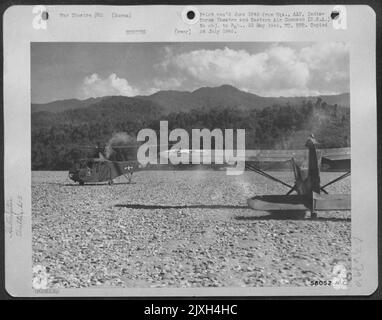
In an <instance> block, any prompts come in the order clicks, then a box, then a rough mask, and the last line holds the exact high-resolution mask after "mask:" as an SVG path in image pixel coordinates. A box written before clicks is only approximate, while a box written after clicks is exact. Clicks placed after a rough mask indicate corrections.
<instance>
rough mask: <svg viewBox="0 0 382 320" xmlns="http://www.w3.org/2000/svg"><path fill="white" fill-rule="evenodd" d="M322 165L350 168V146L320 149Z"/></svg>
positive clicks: (334, 168) (330, 167) (340, 168)
mask: <svg viewBox="0 0 382 320" xmlns="http://www.w3.org/2000/svg"><path fill="white" fill-rule="evenodd" d="M321 152H322V163H321V164H322V165H323V166H326V167H328V168H329V169H333V170H350V161H351V159H350V156H351V152H350V148H333V149H321Z"/></svg>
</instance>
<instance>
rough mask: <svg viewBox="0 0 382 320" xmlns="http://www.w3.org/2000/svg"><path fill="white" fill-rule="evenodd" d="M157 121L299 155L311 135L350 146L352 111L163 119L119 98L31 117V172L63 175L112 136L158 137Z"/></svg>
mask: <svg viewBox="0 0 382 320" xmlns="http://www.w3.org/2000/svg"><path fill="white" fill-rule="evenodd" d="M160 120H168V122H169V130H172V129H174V128H183V129H185V130H187V131H188V132H189V134H190V137H191V129H195V128H208V129H211V130H212V129H215V128H221V129H229V128H232V129H245V130H246V148H247V149H301V148H303V145H304V143H305V141H306V138H307V136H308V135H309V134H310V133H314V134H315V136H316V138H317V140H318V141H319V142H320V147H321V148H339V147H348V146H350V109H349V108H344V107H340V106H337V105H329V104H327V103H326V102H324V101H322V99H321V98H318V99H317V101H316V102H312V101H310V100H309V101H303V102H301V103H300V104H296V105H290V104H287V105H278V104H275V105H273V106H270V107H267V108H264V109H262V110H257V109H255V108H254V109H253V110H251V111H245V110H240V109H239V108H237V107H236V106H232V107H214V108H209V107H208V106H205V107H201V108H199V109H192V110H190V111H189V112H175V113H170V114H169V115H167V116H164V115H163V113H162V110H161V107H160V106H158V105H157V104H155V103H153V102H150V101H143V100H139V99H134V98H126V97H123V98H120V99H115V100H113V103H110V101H109V102H108V101H103V102H102V103H99V104H96V105H94V106H90V107H87V108H82V109H78V110H67V111H63V112H60V113H51V112H47V111H43V112H36V113H34V114H32V169H33V170H66V169H68V168H69V166H70V165H71V163H72V162H73V160H75V159H77V158H78V157H81V156H83V154H81V152H79V148H78V147H79V146H81V145H93V146H95V145H97V144H100V145H105V144H106V143H107V142H108V141H109V140H110V138H111V137H112V135H113V133H116V132H126V133H128V134H129V135H130V136H136V135H137V133H138V131H139V130H140V129H143V128H152V129H154V130H158V132H159V121H160ZM190 145H191V144H190Z"/></svg>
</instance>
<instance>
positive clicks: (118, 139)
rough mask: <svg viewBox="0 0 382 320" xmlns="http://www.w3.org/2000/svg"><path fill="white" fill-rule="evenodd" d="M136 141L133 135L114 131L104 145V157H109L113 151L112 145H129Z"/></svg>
mask: <svg viewBox="0 0 382 320" xmlns="http://www.w3.org/2000/svg"><path fill="white" fill-rule="evenodd" d="M135 143H136V139H134V137H133V136H131V135H129V134H127V133H126V132H116V133H114V134H113V136H112V137H111V138H110V140H109V141H108V142H107V144H106V147H105V155H106V158H108V159H109V158H110V157H111V156H112V155H113V154H114V153H115V151H114V149H113V147H116V146H120V147H126V146H131V145H134V144H135Z"/></svg>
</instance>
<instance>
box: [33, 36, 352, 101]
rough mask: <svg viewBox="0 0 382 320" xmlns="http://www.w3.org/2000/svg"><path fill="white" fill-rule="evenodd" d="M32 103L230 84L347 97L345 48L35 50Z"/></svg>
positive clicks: (264, 92)
mask: <svg viewBox="0 0 382 320" xmlns="http://www.w3.org/2000/svg"><path fill="white" fill-rule="evenodd" d="M31 77H32V84H31V85H32V102H33V103H43V102H50V101H54V100H61V99H71V98H79V99H86V98H89V97H99V96H106V95H125V96H135V95H140V94H142V95H147V94H151V93H154V92H156V91H159V90H181V91H192V90H195V89H197V88H200V87H204V86H210V87H215V86H220V85H223V84H231V85H233V86H235V87H237V88H238V89H241V90H245V91H248V92H251V93H255V94H258V95H261V96H306V95H319V94H337V93H343V92H349V54H348V45H347V44H345V43H342V42H335V43H328V42H320V43H301V42H300V43H299V42H295V43H270V42H262V43H259V42H253V43H250V42H249V43H221V42H219V43H32V45H31Z"/></svg>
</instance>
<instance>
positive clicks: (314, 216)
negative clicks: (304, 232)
mask: <svg viewBox="0 0 382 320" xmlns="http://www.w3.org/2000/svg"><path fill="white" fill-rule="evenodd" d="M310 218H311V219H317V212H314V211H312V212H311V213H310Z"/></svg>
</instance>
